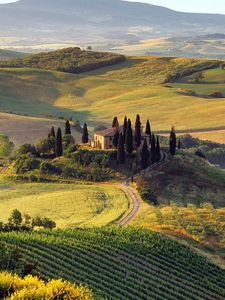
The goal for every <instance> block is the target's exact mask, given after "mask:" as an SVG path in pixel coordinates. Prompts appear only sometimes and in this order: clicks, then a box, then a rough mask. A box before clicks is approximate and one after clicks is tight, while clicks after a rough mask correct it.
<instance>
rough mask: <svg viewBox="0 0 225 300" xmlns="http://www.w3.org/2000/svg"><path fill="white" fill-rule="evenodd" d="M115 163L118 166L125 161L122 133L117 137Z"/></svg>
mask: <svg viewBox="0 0 225 300" xmlns="http://www.w3.org/2000/svg"><path fill="white" fill-rule="evenodd" d="M117 161H118V163H119V164H124V163H125V161H126V154H125V149H124V137H123V134H122V133H120V135H119V142H118V148H117Z"/></svg>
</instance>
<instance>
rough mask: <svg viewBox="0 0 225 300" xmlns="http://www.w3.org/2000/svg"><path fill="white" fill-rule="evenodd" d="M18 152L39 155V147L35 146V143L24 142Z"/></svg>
mask: <svg viewBox="0 0 225 300" xmlns="http://www.w3.org/2000/svg"><path fill="white" fill-rule="evenodd" d="M17 154H19V155H25V154H32V155H37V149H36V148H35V146H34V145H31V144H24V145H22V146H20V147H19V148H18V150H17Z"/></svg>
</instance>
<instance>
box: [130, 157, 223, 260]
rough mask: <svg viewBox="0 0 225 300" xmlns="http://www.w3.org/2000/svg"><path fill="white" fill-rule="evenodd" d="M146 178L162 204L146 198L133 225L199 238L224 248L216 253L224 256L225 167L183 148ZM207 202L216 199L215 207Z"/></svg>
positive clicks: (198, 239) (200, 240) (207, 243)
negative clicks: (219, 167) (155, 204)
mask: <svg viewBox="0 0 225 300" xmlns="http://www.w3.org/2000/svg"><path fill="white" fill-rule="evenodd" d="M144 179H145V182H146V184H147V186H149V187H151V188H152V190H153V192H154V194H155V195H156V196H157V198H158V201H159V203H160V204H161V206H160V207H153V206H152V205H150V204H148V203H146V202H143V203H142V210H141V212H140V213H139V214H138V215H137V216H136V218H135V219H134V220H133V221H132V223H131V225H132V226H141V227H145V228H149V229H151V230H156V231H160V232H163V233H166V234H169V235H172V236H175V237H176V238H178V239H180V240H182V241H184V240H185V239H186V238H187V239H188V241H189V242H190V241H191V240H192V241H193V240H195V241H198V242H200V244H196V245H195V246H197V247H199V246H201V243H203V244H204V245H208V246H210V247H211V248H212V249H213V251H217V250H218V249H220V250H219V251H218V253H217V252H215V253H216V255H219V256H220V257H221V256H223V257H224V254H225V252H224V249H225V231H224V226H225V209H224V206H225V202H224V194H225V173H224V172H223V171H221V170H219V169H217V168H215V167H212V166H210V165H209V164H208V163H206V162H205V161H204V160H202V159H199V158H197V157H195V156H194V155H192V154H188V153H184V152H181V153H180V154H178V155H177V156H176V157H174V158H173V159H172V160H169V161H168V162H167V163H166V164H164V165H162V166H160V167H159V168H158V169H157V170H154V172H152V173H151V174H146V175H145V177H144ZM206 202H208V203H212V204H213V206H214V207H215V208H213V206H210V205H208V204H206ZM169 204H171V205H170V206H168V205H169ZM191 204H192V205H191ZM202 206H203V208H201V207H202ZM215 253H214V254H215ZM223 264H224V261H223Z"/></svg>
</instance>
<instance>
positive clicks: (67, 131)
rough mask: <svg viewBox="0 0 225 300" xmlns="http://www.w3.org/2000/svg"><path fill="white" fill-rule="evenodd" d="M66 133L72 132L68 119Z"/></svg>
mask: <svg viewBox="0 0 225 300" xmlns="http://www.w3.org/2000/svg"><path fill="white" fill-rule="evenodd" d="M65 134H71V127H70V122H69V121H68V120H67V121H66V124H65Z"/></svg>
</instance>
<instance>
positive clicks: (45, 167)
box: [40, 161, 62, 175]
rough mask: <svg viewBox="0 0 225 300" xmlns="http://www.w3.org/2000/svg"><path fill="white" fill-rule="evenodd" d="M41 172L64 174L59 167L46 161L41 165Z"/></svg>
mask: <svg viewBox="0 0 225 300" xmlns="http://www.w3.org/2000/svg"><path fill="white" fill-rule="evenodd" d="M40 171H41V172H42V173H44V174H56V175H60V174H61V173H62V170H61V169H60V168H59V167H57V166H54V165H53V164H51V163H48V162H45V161H44V162H42V163H41V166H40Z"/></svg>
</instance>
